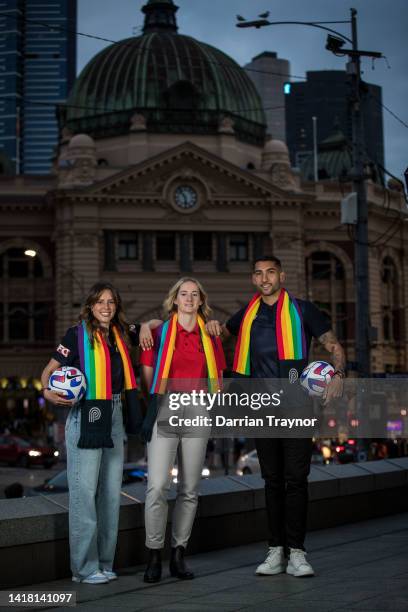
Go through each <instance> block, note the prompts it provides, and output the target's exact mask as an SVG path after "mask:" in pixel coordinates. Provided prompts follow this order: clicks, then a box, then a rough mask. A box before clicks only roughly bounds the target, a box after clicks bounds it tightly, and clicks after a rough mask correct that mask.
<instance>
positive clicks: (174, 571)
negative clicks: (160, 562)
mask: <svg viewBox="0 0 408 612" xmlns="http://www.w3.org/2000/svg"><path fill="white" fill-rule="evenodd" d="M170 574H171V575H172V576H177V578H180V580H192V579H193V578H194V574H193V572H190V570H189V569H188V568H187V567H186V564H185V561H184V546H176V548H172V549H171V554H170Z"/></svg>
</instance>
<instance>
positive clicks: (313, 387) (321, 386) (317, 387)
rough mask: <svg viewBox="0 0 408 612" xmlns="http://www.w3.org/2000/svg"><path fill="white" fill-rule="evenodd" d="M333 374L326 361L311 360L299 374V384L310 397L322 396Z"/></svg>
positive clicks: (331, 367)
mask: <svg viewBox="0 0 408 612" xmlns="http://www.w3.org/2000/svg"><path fill="white" fill-rule="evenodd" d="M333 374H334V368H333V366H332V365H331V364H330V363H327V361H312V362H311V363H309V364H308V365H307V366H306V367H305V369H304V370H303V372H302V374H301V375H300V385H301V387H302V388H303V389H304V390H305V391H306V393H307V394H308V395H310V396H311V397H322V395H323V393H324V392H325V389H326V387H327V385H328V384H329V382H330V381H331V379H332V377H333Z"/></svg>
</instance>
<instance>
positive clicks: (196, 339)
mask: <svg viewBox="0 0 408 612" xmlns="http://www.w3.org/2000/svg"><path fill="white" fill-rule="evenodd" d="M156 339H157V333H156V330H153V340H154V342H155V343H156ZM155 348H157V347H155ZM155 348H153V349H149V350H147V351H141V356H140V364H141V365H145V366H151V367H154V366H155V363H154V360H155V355H156V353H155ZM214 354H215V360H216V363H217V369H218V373H219V374H221V373H222V371H223V370H225V368H226V363H225V356H224V350H223V348H222V344H221V340H220V338H215V342H214ZM169 378H173V379H180V378H189V379H198V378H201V379H206V378H207V363H206V360H205V353H204V347H203V345H202V342H201V335H200V329H199V327H198V323H197V324H196V326H195V327H194V329H193V330H192V331H191V332H189V331H187V330H186V329H184V327H182V326H181V325H180V323H178V322H177V334H176V342H175V345H174V353H173V359H172V360H171V365H170V372H169Z"/></svg>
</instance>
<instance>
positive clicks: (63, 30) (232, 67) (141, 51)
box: [0, 11, 408, 128]
mask: <svg viewBox="0 0 408 612" xmlns="http://www.w3.org/2000/svg"><path fill="white" fill-rule="evenodd" d="M0 15H4V16H5V17H8V18H11V19H14V20H15V21H18V20H20V19H21V20H22V21H25V22H27V23H34V24H37V25H41V26H43V27H44V28H48V29H49V30H59V31H60V32H68V33H70V34H75V35H76V36H84V37H86V38H91V39H95V40H99V41H102V42H108V43H111V44H114V45H116V44H118V43H122V44H123V41H120V40H112V39H110V38H105V37H103V36H97V35H95V34H87V33H85V32H78V31H77V30H72V29H70V28H64V27H63V26H59V25H51V24H49V23H45V22H43V21H38V20H36V19H29V18H28V17H24V16H22V15H20V16H16V15H10V14H9V13H8V12H7V11H0ZM135 27H137V28H138V29H142V28H143V26H135ZM123 46H126V45H123ZM129 46H131V45H130V44H129ZM149 52H150V50H149V49H137V50H136V52H135V53H137V54H143V53H149ZM207 62H208V63H209V64H213V65H216V66H221V64H220V62H215V61H213V60H209V59H207ZM230 68H231V70H239V71H241V70H244V71H245V72H255V73H258V74H269V75H271V76H281V77H287V78H289V79H299V80H302V81H307V77H305V76H300V75H296V74H287V73H282V72H272V71H270V70H259V69H257V68H248V67H242V66H237V67H236V68H235V66H230ZM316 82H320V83H327V82H329V79H316ZM368 95H369V96H370V97H372V98H373V99H374V100H375V102H377V104H379V105H380V106H381V107H382V108H383V109H384V110H386V111H387V112H388V113H389V114H390V115H391V116H392V117H394V119H395V120H396V121H398V122H399V123H401V125H403V126H404V127H406V128H408V124H407V123H406V122H405V121H404V120H403V119H401V118H400V117H398V115H397V114H396V113H394V111H392V110H391V109H390V108H388V107H387V106H386V105H385V104H383V103H382V102H380V101H379V100H378V99H377V98H376V97H375V96H373V95H372V94H368ZM240 110H241V109H240ZM259 110H262V109H261V108H258V109H254V110H253V111H252V109H251V112H256V111H259ZM263 110H267V109H263ZM270 110H272V109H270ZM241 112H243V111H241ZM245 112H249V111H245Z"/></svg>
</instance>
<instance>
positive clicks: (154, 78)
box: [61, 0, 266, 145]
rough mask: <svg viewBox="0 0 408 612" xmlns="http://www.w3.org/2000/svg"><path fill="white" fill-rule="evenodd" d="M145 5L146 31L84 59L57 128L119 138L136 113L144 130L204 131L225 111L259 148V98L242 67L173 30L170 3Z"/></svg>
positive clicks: (261, 134) (239, 131)
mask: <svg viewBox="0 0 408 612" xmlns="http://www.w3.org/2000/svg"><path fill="white" fill-rule="evenodd" d="M142 10H143V12H144V13H145V26H144V31H143V35H142V36H139V37H136V38H128V39H125V40H122V41H120V42H118V43H115V44H113V45H111V46H110V47H107V48H105V49H103V50H102V51H101V52H100V53H98V54H97V55H96V56H95V57H94V58H93V59H92V60H91V61H90V62H89V63H88V65H87V66H86V67H85V68H84V69H83V71H82V72H81V74H80V76H79V77H78V79H77V80H76V83H75V85H74V88H73V90H72V92H71V95H70V97H69V99H68V101H67V104H66V109H65V113H64V114H65V116H62V117H61V123H62V126H61V127H67V128H68V129H69V130H71V132H73V133H75V132H87V133H90V134H91V135H92V136H94V137H96V138H98V137H104V136H112V135H118V134H120V133H126V132H128V131H129V125H130V123H131V118H132V116H133V115H134V114H135V113H138V114H142V115H144V117H145V118H146V125H147V130H148V131H149V132H162V133H169V132H170V133H203V134H208V133H217V130H218V126H219V123H220V121H221V120H222V119H223V118H224V117H225V116H229V117H231V118H232V119H233V121H234V128H235V132H236V135H237V137H238V138H240V139H241V140H244V141H247V142H252V143H254V144H259V145H262V144H263V142H264V137H265V129H266V128H265V124H266V120H265V115H264V111H263V107H262V101H261V99H260V96H259V94H258V92H257V90H256V88H255V86H254V84H253V83H252V81H251V79H250V78H249V77H248V75H247V74H246V72H245V70H244V69H243V68H241V67H240V66H239V65H238V64H237V63H236V62H235V61H234V60H233V59H232V58H230V57H229V56H228V55H226V54H225V53H223V52H222V51H220V50H219V49H216V48H214V47H212V46H210V45H207V44H205V43H202V42H199V41H197V40H195V39H194V38H191V37H190V36H183V35H179V34H177V24H176V20H175V12H176V11H177V7H176V6H175V5H174V4H173V1H172V0H149V2H148V4H146V5H145V6H144V7H143V9H142Z"/></svg>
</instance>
